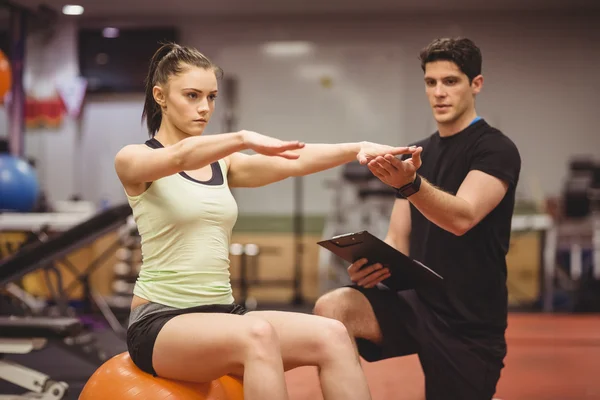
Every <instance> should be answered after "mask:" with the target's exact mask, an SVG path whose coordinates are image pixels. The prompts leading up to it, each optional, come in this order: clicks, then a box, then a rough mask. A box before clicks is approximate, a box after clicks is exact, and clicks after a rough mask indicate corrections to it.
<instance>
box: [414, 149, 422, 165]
mask: <svg viewBox="0 0 600 400" xmlns="http://www.w3.org/2000/svg"><path fill="white" fill-rule="evenodd" d="M422 152H423V148H422V147H418V148H417V151H415V152H414V153H413V155H412V159H413V165H414V166H415V168H419V167H420V166H421V153H422Z"/></svg>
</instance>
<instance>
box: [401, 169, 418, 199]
mask: <svg viewBox="0 0 600 400" xmlns="http://www.w3.org/2000/svg"><path fill="white" fill-rule="evenodd" d="M420 188H421V177H420V176H419V174H417V176H416V177H415V180H414V181H412V182H411V183H409V184H407V185H404V186H402V187H400V188H397V189H396V191H397V192H398V194H399V195H400V196H402V197H404V198H408V197H410V196H412V195H413V194H415V193H417V192H418V191H419V189H420Z"/></svg>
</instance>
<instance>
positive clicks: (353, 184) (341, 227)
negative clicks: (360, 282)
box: [319, 161, 396, 294]
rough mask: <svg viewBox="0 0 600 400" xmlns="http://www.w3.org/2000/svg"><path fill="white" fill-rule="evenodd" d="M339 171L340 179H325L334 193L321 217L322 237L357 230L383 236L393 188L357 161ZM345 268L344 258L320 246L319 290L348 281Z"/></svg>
mask: <svg viewBox="0 0 600 400" xmlns="http://www.w3.org/2000/svg"><path fill="white" fill-rule="evenodd" d="M342 171H343V172H342V176H341V179H338V180H335V181H329V182H327V187H328V188H330V189H333V191H334V195H333V204H332V207H331V209H332V212H331V213H330V214H329V215H328V217H327V219H326V220H325V226H324V228H323V239H330V238H331V237H333V236H336V235H341V234H344V233H349V232H355V231H359V230H368V231H369V232H371V233H372V234H373V235H375V236H377V237H379V238H381V239H383V238H384V237H385V235H386V234H387V229H388V226H389V220H390V216H391V214H392V208H393V206H394V201H395V197H396V191H395V190H394V189H393V188H391V187H389V186H388V185H386V184H384V183H383V182H381V181H380V180H379V179H378V178H377V177H375V176H374V175H373V174H372V173H371V171H370V170H369V168H368V167H367V166H364V165H361V164H360V163H359V162H358V161H355V162H352V163H348V164H346V165H345V166H344V169H343V170H342ZM347 268H348V263H347V262H345V261H343V260H341V259H340V258H339V257H337V256H335V255H334V254H332V253H331V252H330V251H327V250H325V249H320V250H319V286H320V287H319V291H320V293H321V294H323V293H326V292H328V291H330V290H332V289H335V288H338V287H340V286H343V285H347V284H350V283H351V282H350V278H349V277H348V273H347Z"/></svg>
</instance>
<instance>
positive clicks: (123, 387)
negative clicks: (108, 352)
mask: <svg viewBox="0 0 600 400" xmlns="http://www.w3.org/2000/svg"><path fill="white" fill-rule="evenodd" d="M243 398H244V389H243V386H242V382H241V381H240V380H238V379H235V378H232V377H230V376H223V377H221V378H219V379H216V380H214V381H212V382H209V383H192V382H182V381H173V380H168V379H163V378H158V377H156V378H155V377H153V376H152V375H150V374H147V373H145V372H143V371H142V370H140V369H139V368H138V367H137V366H136V365H135V364H134V363H133V361H131V358H129V353H128V352H125V353H121V354H118V355H116V356H114V357H113V358H111V359H110V360H108V361H107V362H105V363H104V364H103V365H102V366H100V368H98V369H97V370H96V372H94V374H93V375H92V376H91V377H90V379H89V380H88V381H87V383H86V384H85V386H84V388H83V391H82V392H81V394H80V396H79V400H111V399H115V400H116V399H119V400H134V399H135V400H167V399H168V400H171V399H181V400H243Z"/></svg>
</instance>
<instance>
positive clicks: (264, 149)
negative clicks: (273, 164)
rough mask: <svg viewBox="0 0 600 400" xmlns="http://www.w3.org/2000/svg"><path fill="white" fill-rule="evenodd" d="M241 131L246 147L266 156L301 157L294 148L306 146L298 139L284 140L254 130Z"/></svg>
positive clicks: (291, 158)
mask: <svg viewBox="0 0 600 400" xmlns="http://www.w3.org/2000/svg"><path fill="white" fill-rule="evenodd" d="M240 133H241V135H242V140H243V142H244V146H245V147H246V148H249V149H252V150H254V151H255V152H257V153H259V154H263V155H266V156H278V157H283V158H287V159H290V160H295V159H297V158H298V157H300V155H299V154H296V153H294V152H293V150H298V149H301V148H303V147H304V143H302V142H299V141H297V140H295V141H283V140H279V139H276V138H272V137H269V136H265V135H261V134H260V133H257V132H252V131H241V132H240Z"/></svg>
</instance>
